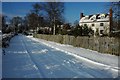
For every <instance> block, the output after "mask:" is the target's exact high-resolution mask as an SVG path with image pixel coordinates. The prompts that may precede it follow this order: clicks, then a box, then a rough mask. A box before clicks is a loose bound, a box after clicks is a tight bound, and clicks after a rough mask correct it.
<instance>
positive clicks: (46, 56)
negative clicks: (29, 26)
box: [2, 35, 118, 78]
mask: <svg viewBox="0 0 120 80" xmlns="http://www.w3.org/2000/svg"><path fill="white" fill-rule="evenodd" d="M41 41H42V40H41ZM53 46H54V45H53ZM5 52H6V55H3V61H2V63H3V73H2V75H3V78H113V77H117V76H118V71H117V70H115V69H112V68H111V67H109V68H108V67H106V66H101V65H96V64H93V63H92V62H90V61H87V60H85V59H80V58H77V56H76V57H75V56H73V55H71V54H66V53H65V52H63V51H60V50H58V49H56V48H51V47H49V46H46V45H44V44H43V43H42V42H37V41H35V40H33V39H30V38H28V37H25V36H23V35H18V36H15V37H14V38H13V39H12V40H11V42H10V46H9V47H8V48H6V49H5Z"/></svg>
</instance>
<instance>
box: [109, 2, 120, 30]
mask: <svg viewBox="0 0 120 80" xmlns="http://www.w3.org/2000/svg"><path fill="white" fill-rule="evenodd" d="M110 7H111V8H112V10H113V15H114V16H113V21H114V24H113V26H114V27H115V29H116V30H120V26H119V25H120V1H119V2H112V3H111V5H110Z"/></svg>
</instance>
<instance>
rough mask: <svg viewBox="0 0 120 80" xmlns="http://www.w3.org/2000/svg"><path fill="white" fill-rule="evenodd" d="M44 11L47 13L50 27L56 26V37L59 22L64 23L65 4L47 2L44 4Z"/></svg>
mask: <svg viewBox="0 0 120 80" xmlns="http://www.w3.org/2000/svg"><path fill="white" fill-rule="evenodd" d="M44 10H45V11H46V12H47V15H48V18H49V22H50V25H51V26H53V25H54V28H53V29H54V30H53V34H54V35H55V27H56V24H57V21H62V19H63V15H62V14H63V13H64V3H62V2H47V3H46V4H44Z"/></svg>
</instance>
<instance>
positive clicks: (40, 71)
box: [21, 36, 46, 78]
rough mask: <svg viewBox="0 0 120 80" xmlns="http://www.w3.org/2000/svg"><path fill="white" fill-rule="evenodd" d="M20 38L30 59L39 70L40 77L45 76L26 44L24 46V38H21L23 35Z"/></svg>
mask: <svg viewBox="0 0 120 80" xmlns="http://www.w3.org/2000/svg"><path fill="white" fill-rule="evenodd" d="M21 40H22V43H23V45H24V48H25V50H26V51H27V53H28V55H29V57H30V58H31V61H33V63H34V64H35V67H36V69H37V70H38V71H39V73H40V75H41V77H42V78H44V77H46V76H45V75H44V74H42V73H43V72H42V70H41V69H40V68H39V67H38V65H37V63H36V62H35V61H34V59H33V57H32V55H31V54H30V51H29V50H28V48H27V46H26V43H25V41H24V39H23V36H22V39H21Z"/></svg>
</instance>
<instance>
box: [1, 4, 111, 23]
mask: <svg viewBox="0 0 120 80" xmlns="http://www.w3.org/2000/svg"><path fill="white" fill-rule="evenodd" d="M34 3H35V2H2V13H3V14H5V15H7V16H8V17H9V18H12V17H14V16H20V17H24V16H25V15H26V14H27V13H29V12H30V10H31V9H32V5H33V4H34ZM64 5H65V11H64V17H65V20H66V22H69V23H71V24H73V23H74V21H75V20H78V21H79V19H80V13H81V12H83V13H84V14H85V15H91V14H97V13H108V11H107V8H106V7H108V5H109V2H64Z"/></svg>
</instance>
